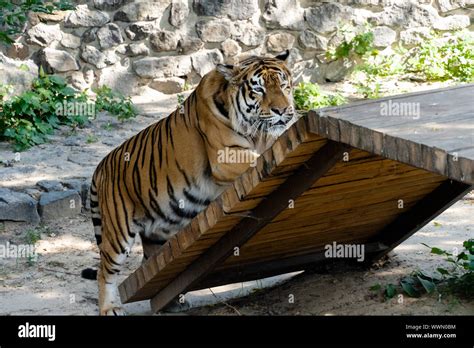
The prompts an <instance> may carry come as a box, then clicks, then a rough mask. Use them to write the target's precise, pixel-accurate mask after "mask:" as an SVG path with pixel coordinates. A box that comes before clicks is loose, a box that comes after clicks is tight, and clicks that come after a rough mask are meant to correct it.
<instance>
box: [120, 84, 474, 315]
mask: <svg viewBox="0 0 474 348" xmlns="http://www.w3.org/2000/svg"><path fill="white" fill-rule="evenodd" d="M473 96H474V85H465V86H460V87H453V88H448V89H442V90H436V91H427V92H422V93H414V94H407V95H401V96H396V97H390V98H383V99H378V100H371V101H364V102H360V103H354V104H351V105H346V106H343V107H336V108H328V109H322V110H319V111H311V112H309V113H308V115H306V116H304V117H303V118H301V119H300V120H298V121H297V122H296V123H295V124H294V125H293V126H292V127H291V128H290V129H289V130H288V131H287V132H285V133H284V134H283V135H282V136H281V137H279V138H278V139H277V141H276V142H275V144H274V145H273V146H272V148H271V149H269V150H268V151H266V152H265V153H264V154H263V155H262V156H261V157H260V158H259V159H258V161H257V165H256V166H255V167H252V168H249V170H248V171H246V172H245V173H244V174H243V175H242V176H241V177H239V178H238V179H237V180H236V181H235V182H234V184H233V185H232V186H230V187H229V188H228V189H227V190H226V191H225V192H224V193H223V194H222V195H221V196H220V197H219V198H218V199H217V200H216V201H214V202H212V203H211V204H210V205H209V207H208V208H207V209H206V210H204V211H203V212H202V213H200V214H199V215H198V216H196V218H194V219H193V221H192V222H191V224H190V225H189V226H188V227H186V228H185V229H183V230H182V231H180V232H179V233H178V234H176V235H175V236H173V237H172V238H171V239H170V240H169V241H168V242H167V243H166V244H165V245H163V246H162V247H161V248H160V249H159V250H158V252H157V253H156V254H155V255H153V256H152V257H150V258H149V259H148V260H147V262H146V263H144V264H143V265H142V266H141V267H140V268H138V269H137V270H136V271H135V272H134V273H132V274H131V275H130V276H129V277H128V278H127V279H126V280H125V281H124V282H123V283H122V284H121V285H120V286H119V291H120V296H121V299H122V301H123V302H124V303H127V302H133V301H140V300H144V299H151V306H152V309H153V311H155V312H157V311H159V310H160V309H162V308H163V307H164V306H166V304H168V303H169V302H170V301H171V300H172V299H173V298H175V297H176V296H178V295H179V294H184V293H186V291H189V290H194V289H199V288H206V287H210V286H218V285H223V284H228V283H232V282H238V281H246V280H252V279H259V278H263V277H267V276H272V275H276V274H281V273H285V272H290V271H295V270H302V269H305V268H307V267H309V266H312V265H314V264H315V263H318V262H322V261H328V260H327V258H326V257H325V255H324V247H325V245H328V244H332V243H334V242H336V243H338V244H344V243H350V244H363V245H364V246H365V259H366V260H367V259H369V260H370V259H372V260H374V259H377V258H379V257H381V256H383V255H384V254H386V253H387V252H388V251H390V250H392V249H393V248H394V247H396V246H397V245H398V244H400V243H401V242H403V241H404V240H405V239H406V238H408V237H409V236H411V235H412V234H413V233H415V232H416V231H418V230H419V229H420V228H421V227H423V226H424V225H425V224H426V223H428V222H429V221H430V220H432V219H433V218H434V217H436V216H437V215H439V214H440V213H441V212H443V211H444V210H445V209H447V208H448V207H449V206H451V205H452V204H453V203H455V202H456V201H457V200H458V199H460V198H461V197H462V196H463V195H464V194H466V193H467V192H469V190H471V189H472V185H473V184H474V100H473ZM394 103H395V104H394ZM397 103H398V105H399V107H400V106H403V105H402V103H417V104H412V106H413V107H414V109H413V110H417V108H418V110H419V112H418V113H417V114H416V113H415V114H413V115H401V116H400V115H398V116H397V115H393V111H394V110H395V109H391V111H392V114H390V112H389V113H388V114H385V112H381V110H382V109H383V108H387V107H388V108H393V105H396V104H397ZM407 105H409V104H407ZM417 105H418V106H417ZM406 110H408V109H406Z"/></svg>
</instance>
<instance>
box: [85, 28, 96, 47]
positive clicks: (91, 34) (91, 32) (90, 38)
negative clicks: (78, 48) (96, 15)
mask: <svg viewBox="0 0 474 348" xmlns="http://www.w3.org/2000/svg"><path fill="white" fill-rule="evenodd" d="M98 30H99V29H98V28H90V29H87V30H86V31H84V33H83V34H82V36H81V38H82V43H84V44H88V43H91V42H94V41H95V40H96V39H97V31H98Z"/></svg>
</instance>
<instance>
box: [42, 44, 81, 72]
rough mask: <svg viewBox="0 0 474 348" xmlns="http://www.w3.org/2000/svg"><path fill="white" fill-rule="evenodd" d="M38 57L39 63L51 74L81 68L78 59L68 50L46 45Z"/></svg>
mask: <svg viewBox="0 0 474 348" xmlns="http://www.w3.org/2000/svg"><path fill="white" fill-rule="evenodd" d="M37 57H38V65H40V66H42V67H43V69H44V71H45V72H47V73H49V74H53V73H56V72H66V71H73V70H79V64H78V63H77V60H76V59H75V58H74V57H73V56H72V55H71V54H69V53H68V52H66V51H60V50H56V49H54V48H49V47H46V48H43V49H41V50H40V51H39V52H38V56H37Z"/></svg>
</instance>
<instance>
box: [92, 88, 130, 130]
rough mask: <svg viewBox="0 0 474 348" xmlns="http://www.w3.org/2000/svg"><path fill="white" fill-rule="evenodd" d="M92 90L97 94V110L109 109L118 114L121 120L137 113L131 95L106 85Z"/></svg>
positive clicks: (113, 113)
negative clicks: (128, 95)
mask: <svg viewBox="0 0 474 348" xmlns="http://www.w3.org/2000/svg"><path fill="white" fill-rule="evenodd" d="M92 91H93V92H94V93H95V94H96V95H97V97H96V101H95V105H96V109H97V111H103V110H105V111H108V112H110V113H111V114H112V115H115V116H117V118H118V119H119V120H120V121H124V120H128V119H130V118H133V117H135V116H136V115H137V110H136V109H135V107H134V106H133V103H132V99H131V98H130V97H124V96H123V95H121V94H120V93H117V92H114V91H113V90H112V89H111V88H110V87H108V86H105V85H104V86H101V87H98V88H95V89H93V90H92Z"/></svg>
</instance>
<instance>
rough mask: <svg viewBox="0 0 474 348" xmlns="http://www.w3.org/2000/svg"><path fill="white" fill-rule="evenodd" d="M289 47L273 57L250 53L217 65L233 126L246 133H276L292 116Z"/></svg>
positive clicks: (284, 126)
mask: <svg viewBox="0 0 474 348" xmlns="http://www.w3.org/2000/svg"><path fill="white" fill-rule="evenodd" d="M288 56H289V51H286V52H284V53H282V54H280V55H277V56H276V57H274V58H267V57H250V58H247V59H245V60H243V61H242V62H240V63H239V64H238V65H222V64H220V65H218V66H217V71H218V72H220V73H221V74H222V75H223V76H224V78H225V80H226V81H227V83H228V86H227V87H228V88H226V90H227V98H226V99H227V103H226V104H230V105H229V106H230V107H229V111H230V110H231V111H232V112H230V113H229V116H230V119H231V123H232V126H233V128H234V129H235V130H237V131H239V132H240V133H243V134H245V135H247V136H251V137H258V136H261V135H262V134H265V135H270V136H272V137H278V136H279V135H280V134H281V133H283V131H284V130H285V129H286V127H287V125H288V123H289V122H290V121H291V120H292V119H293V117H294V114H295V111H294V106H293V95H292V79H291V73H290V71H289V69H288V67H287V66H286V61H287V59H288Z"/></svg>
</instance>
